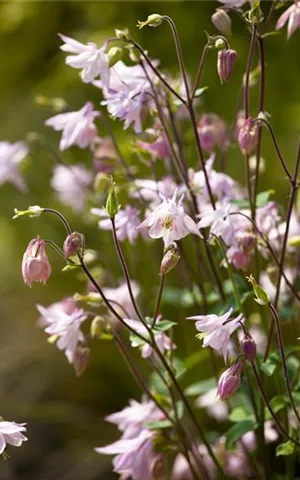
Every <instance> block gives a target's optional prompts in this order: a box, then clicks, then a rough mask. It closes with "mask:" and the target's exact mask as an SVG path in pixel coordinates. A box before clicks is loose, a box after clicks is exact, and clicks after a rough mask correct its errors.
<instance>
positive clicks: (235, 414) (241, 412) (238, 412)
mask: <svg viewBox="0 0 300 480" xmlns="http://www.w3.org/2000/svg"><path fill="white" fill-rule="evenodd" d="M229 420H231V421H232V422H234V423H238V422H244V421H245V420H251V421H252V422H253V421H254V415H253V413H249V412H247V411H246V410H245V409H244V408H243V407H236V408H234V409H233V410H232V411H231V413H230V415H229Z"/></svg>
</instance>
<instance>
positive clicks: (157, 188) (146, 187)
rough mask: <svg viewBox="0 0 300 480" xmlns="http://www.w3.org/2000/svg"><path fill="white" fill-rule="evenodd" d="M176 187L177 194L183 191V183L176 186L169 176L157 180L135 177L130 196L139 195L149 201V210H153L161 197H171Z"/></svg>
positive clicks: (136, 196)
mask: <svg viewBox="0 0 300 480" xmlns="http://www.w3.org/2000/svg"><path fill="white" fill-rule="evenodd" d="M176 188H178V194H179V195H180V194H182V193H183V192H184V191H185V187H184V186H183V185H181V186H178V185H177V184H176V183H175V181H174V179H173V178H172V177H171V176H166V177H163V178H162V179H161V180H159V181H158V182H156V181H155V180H148V179H147V180H144V179H136V180H135V181H134V182H133V188H132V192H130V196H131V197H133V198H140V197H141V198H142V199H143V200H144V201H146V202H149V208H150V210H154V209H155V208H156V207H157V206H158V205H160V204H161V199H162V198H168V197H172V195H173V194H174V192H175V190H176Z"/></svg>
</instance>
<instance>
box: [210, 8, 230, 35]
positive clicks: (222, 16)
mask: <svg viewBox="0 0 300 480" xmlns="http://www.w3.org/2000/svg"><path fill="white" fill-rule="evenodd" d="M211 20H212V22H213V24H214V26H215V27H216V28H217V29H218V30H219V32H221V33H223V35H231V18H230V17H229V15H228V13H226V12H225V10H223V9H220V10H216V11H215V13H214V14H213V15H212V17H211Z"/></svg>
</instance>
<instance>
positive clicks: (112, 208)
mask: <svg viewBox="0 0 300 480" xmlns="http://www.w3.org/2000/svg"><path fill="white" fill-rule="evenodd" d="M108 181H109V184H110V185H109V191H108V196H107V201H106V211H107V213H108V216H109V217H110V218H114V217H115V216H116V214H117V213H118V211H119V201H118V197H117V194H116V190H115V182H114V181H113V178H112V177H109V179H108Z"/></svg>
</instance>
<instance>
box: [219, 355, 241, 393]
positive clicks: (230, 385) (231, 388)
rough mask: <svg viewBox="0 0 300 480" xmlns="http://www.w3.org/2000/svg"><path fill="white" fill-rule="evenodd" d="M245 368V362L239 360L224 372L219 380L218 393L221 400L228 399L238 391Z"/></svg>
mask: <svg viewBox="0 0 300 480" xmlns="http://www.w3.org/2000/svg"><path fill="white" fill-rule="evenodd" d="M243 368H244V367H243V363H242V362H241V361H240V360H238V361H237V362H236V363H235V364H234V365H232V366H231V367H229V368H227V370H225V372H223V373H222V375H221V377H220V378H219V382H218V395H219V397H220V399H221V400H227V399H228V398H231V397H232V396H233V395H234V394H235V393H236V391H237V390H238V388H239V386H240V383H241V374H242V371H243Z"/></svg>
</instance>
